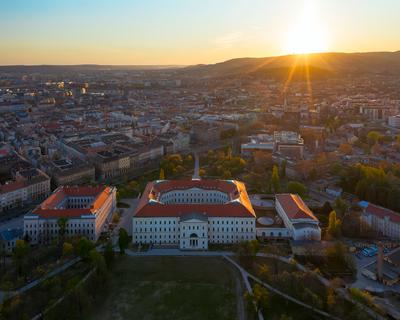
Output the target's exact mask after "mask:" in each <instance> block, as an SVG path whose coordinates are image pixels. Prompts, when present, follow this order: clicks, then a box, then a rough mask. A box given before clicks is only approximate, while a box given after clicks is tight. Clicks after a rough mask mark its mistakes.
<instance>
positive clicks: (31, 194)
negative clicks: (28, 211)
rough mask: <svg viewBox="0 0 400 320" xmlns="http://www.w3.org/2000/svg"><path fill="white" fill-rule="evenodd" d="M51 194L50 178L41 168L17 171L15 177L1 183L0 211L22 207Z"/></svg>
mask: <svg viewBox="0 0 400 320" xmlns="http://www.w3.org/2000/svg"><path fill="white" fill-rule="evenodd" d="M49 194H50V178H49V177H48V176H47V175H46V174H45V173H44V172H42V171H41V170H38V169H28V170H23V171H18V172H16V173H15V176H14V179H13V180H12V181H9V182H7V183H5V184H3V185H0V212H1V211H7V210H9V209H13V208H17V207H22V206H24V205H26V204H28V203H31V202H35V201H38V200H41V199H44V198H45V197H47V196H48V195H49Z"/></svg>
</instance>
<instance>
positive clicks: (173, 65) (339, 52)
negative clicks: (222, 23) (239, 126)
mask: <svg viewBox="0 0 400 320" xmlns="http://www.w3.org/2000/svg"><path fill="white" fill-rule="evenodd" d="M368 53H370V54H372V53H400V49H399V50H395V51H385V50H384V51H324V52H310V53H288V54H280V55H272V56H244V57H236V58H227V59H225V60H221V61H217V62H212V63H195V64H99V63H74V64H68V63H67V64H65V63H64V64H63V63H60V64H47V63H40V64H0V68H2V67H82V66H104V67H107V66H109V67H153V68H157V67H158V68H162V69H167V68H184V67H190V66H198V65H214V64H218V63H223V62H227V61H231V60H237V59H267V58H279V57H290V56H310V55H319V54H368Z"/></svg>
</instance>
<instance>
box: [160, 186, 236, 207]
mask: <svg viewBox="0 0 400 320" xmlns="http://www.w3.org/2000/svg"><path fill="white" fill-rule="evenodd" d="M228 200H229V198H228V195H227V194H226V193H223V192H221V191H216V190H203V189H198V188H191V189H187V190H173V191H169V192H166V193H163V194H162V195H161V197H160V202H163V203H165V204H172V203H191V204H196V203H197V204H206V203H207V204H216V203H219V204H223V203H225V202H227V201H228Z"/></svg>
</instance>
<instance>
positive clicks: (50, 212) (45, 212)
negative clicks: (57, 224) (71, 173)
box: [32, 186, 111, 218]
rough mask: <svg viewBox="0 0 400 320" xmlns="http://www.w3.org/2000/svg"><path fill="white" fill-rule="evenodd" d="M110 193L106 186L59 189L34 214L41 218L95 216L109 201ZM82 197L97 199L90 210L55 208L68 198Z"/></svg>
mask: <svg viewBox="0 0 400 320" xmlns="http://www.w3.org/2000/svg"><path fill="white" fill-rule="evenodd" d="M110 191H111V188H110V187H106V186H97V187H91V186H73V187H69V186H64V187H62V188H58V189H57V190H56V191H55V192H54V193H53V194H52V195H50V196H49V197H48V198H47V199H46V200H45V201H43V202H42V203H41V204H40V205H39V206H38V207H37V208H36V209H34V210H33V211H32V213H33V214H37V215H39V216H40V217H41V218H62V217H66V218H77V217H80V216H82V215H89V214H95V213H96V210H98V209H99V208H100V207H101V206H102V205H103V204H104V202H105V201H106V200H107V198H108V196H109V194H110ZM82 196H89V197H95V199H94V200H93V204H92V206H91V207H90V208H68V209H55V206H56V205H57V204H58V203H60V201H62V200H63V199H65V198H66V197H82Z"/></svg>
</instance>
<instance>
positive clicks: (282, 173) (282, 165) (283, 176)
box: [281, 159, 287, 179]
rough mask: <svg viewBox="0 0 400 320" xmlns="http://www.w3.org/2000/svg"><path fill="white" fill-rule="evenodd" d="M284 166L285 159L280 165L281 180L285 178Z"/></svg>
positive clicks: (285, 163)
mask: <svg viewBox="0 0 400 320" xmlns="http://www.w3.org/2000/svg"><path fill="white" fill-rule="evenodd" d="M286 165H287V161H286V159H285V160H283V161H282V163H281V177H282V178H283V179H285V178H286Z"/></svg>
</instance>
